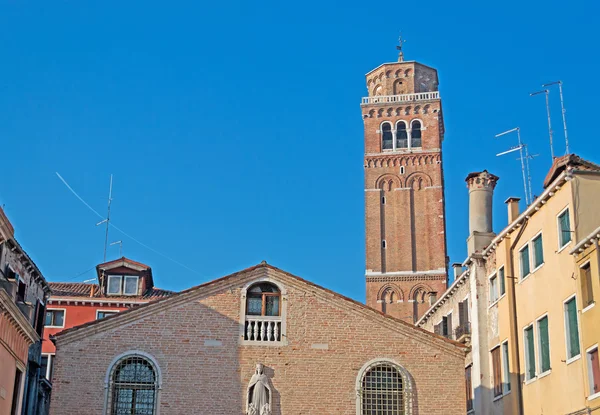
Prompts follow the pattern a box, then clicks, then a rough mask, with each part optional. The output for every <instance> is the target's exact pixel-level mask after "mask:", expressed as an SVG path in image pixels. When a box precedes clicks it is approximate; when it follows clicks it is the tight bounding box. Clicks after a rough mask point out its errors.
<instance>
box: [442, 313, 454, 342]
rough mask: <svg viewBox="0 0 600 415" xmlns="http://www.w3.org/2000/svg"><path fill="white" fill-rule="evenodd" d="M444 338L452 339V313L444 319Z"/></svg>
mask: <svg viewBox="0 0 600 415" xmlns="http://www.w3.org/2000/svg"><path fill="white" fill-rule="evenodd" d="M442 336H445V337H448V338H451V337H452V313H450V314H448V315H447V316H444V318H443V319H442Z"/></svg>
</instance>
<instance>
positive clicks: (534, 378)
mask: <svg viewBox="0 0 600 415" xmlns="http://www.w3.org/2000/svg"><path fill="white" fill-rule="evenodd" d="M536 380H537V376H534V377H532V378H531V379H528V380H526V381H525V382H524V383H525V385H529V384H530V383H533V382H535V381H536Z"/></svg>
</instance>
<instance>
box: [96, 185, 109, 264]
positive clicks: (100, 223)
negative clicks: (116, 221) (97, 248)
mask: <svg viewBox="0 0 600 415" xmlns="http://www.w3.org/2000/svg"><path fill="white" fill-rule="evenodd" d="M112 183H113V175H112V174H111V175H110V186H109V188H108V209H107V212H106V219H104V220H103V221H100V222H98V223H97V224H96V226H98V225H102V224H103V223H106V233H105V236H104V261H102V262H106V248H107V247H108V226H109V225H110V203H111V202H112Z"/></svg>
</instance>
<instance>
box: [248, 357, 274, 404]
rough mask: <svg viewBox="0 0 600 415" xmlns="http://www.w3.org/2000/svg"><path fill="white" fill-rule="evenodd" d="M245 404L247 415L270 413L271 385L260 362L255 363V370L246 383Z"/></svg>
mask: <svg viewBox="0 0 600 415" xmlns="http://www.w3.org/2000/svg"><path fill="white" fill-rule="evenodd" d="M246 405H247V409H246V413H247V414H248V415H271V385H269V378H268V377H267V375H265V373H264V366H263V364H262V363H258V364H257V365H256V371H255V372H254V375H252V378H251V379H250V383H249V384H248V392H247V395H246Z"/></svg>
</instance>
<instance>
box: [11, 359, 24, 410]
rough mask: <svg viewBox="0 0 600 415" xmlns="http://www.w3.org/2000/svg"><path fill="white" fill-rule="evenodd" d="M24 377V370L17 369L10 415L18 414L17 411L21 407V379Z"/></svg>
mask: <svg viewBox="0 0 600 415" xmlns="http://www.w3.org/2000/svg"><path fill="white" fill-rule="evenodd" d="M22 377H23V372H21V371H20V370H19V369H17V371H16V373H15V383H14V389H13V396H12V404H11V407H10V415H17V411H18V409H19V396H21V381H22V379H21V378H22Z"/></svg>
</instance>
